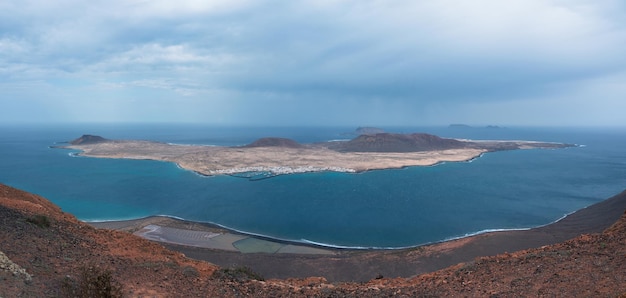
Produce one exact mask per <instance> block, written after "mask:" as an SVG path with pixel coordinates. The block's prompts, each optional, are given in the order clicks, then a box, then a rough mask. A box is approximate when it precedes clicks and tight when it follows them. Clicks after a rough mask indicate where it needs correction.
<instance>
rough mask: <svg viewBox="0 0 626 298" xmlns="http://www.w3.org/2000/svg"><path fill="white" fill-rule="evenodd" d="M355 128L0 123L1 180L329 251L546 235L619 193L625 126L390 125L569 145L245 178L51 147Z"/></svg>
mask: <svg viewBox="0 0 626 298" xmlns="http://www.w3.org/2000/svg"><path fill="white" fill-rule="evenodd" d="M354 129H355V128H354V127H300V128H298V127H296V128H293V127H291V128H288V127H218V126H206V125H204V126H203V125H182V124H181V125H164V124H152V125H139V124H119V125H105V124H98V125H96V124H90V125H86V124H81V125H78V124H75V125H22V126H19V125H5V126H0V182H1V183H4V184H7V185H10V186H13V187H16V188H20V189H23V190H26V191H29V192H32V193H36V194H38V195H41V196H44V197H46V198H48V199H50V200H51V201H52V202H54V203H55V204H57V205H59V206H60V207H61V208H62V209H63V210H64V211H65V212H69V213H72V214H74V215H75V216H76V217H78V218H79V219H81V220H85V221H103V220H120V219H133V218H140V217H145V216H150V215H167V216H173V217H178V218H183V219H186V220H193V221H200V222H210V223H214V224H218V225H221V226H224V227H227V228H230V229H233V230H237V231H241V232H245V233H249V234H255V235H262V236H265V237H270V238H275V239H282V240H289V241H297V242H305V243H316V244H321V245H325V246H332V247H350V248H402V247H411V246H417V245H421V244H427V243H433V242H438V241H443V240H448V239H453V238H458V237H464V236H468V235H472V234H476V233H481V232H485V231H492V230H503V229H527V228H532V227H536V226H541V225H546V224H549V223H551V222H554V221H556V220H558V219H559V218H562V217H563V216H565V215H567V214H569V213H571V212H574V211H576V210H578V209H581V208H584V207H586V206H589V205H592V204H594V203H597V202H600V201H602V200H604V199H607V198H609V197H610V196H612V195H614V194H617V193H619V192H620V191H622V190H623V189H624V188H626V149H624V148H626V129H617V128H524V127H512V128H459V127H457V128H449V127H388V128H385V129H386V130H387V131H390V132H426V133H432V134H436V135H439V136H442V137H452V138H469V139H500V140H503V139H512V140H536V141H547V142H564V143H574V144H579V145H581V146H578V147H572V148H566V149H554V150H547V149H533V150H516V151H502V152H494V153H487V154H485V155H483V156H482V157H480V158H477V159H475V160H473V161H471V162H460V163H442V164H439V165H435V166H430V167H408V168H404V169H394V170H378V171H370V172H365V173H358V174H351V173H335V172H322V173H305V174H294V175H283V176H277V177H273V178H270V179H263V180H258V181H249V180H247V179H244V178H237V177H230V176H216V177H204V176H201V175H198V174H195V173H193V172H190V171H187V170H183V169H181V168H179V167H177V166H176V165H175V164H172V163H166V162H158V161H149V160H115V159H97V158H89V157H73V156H71V154H70V153H72V151H70V150H64V149H54V148H50V146H54V145H58V144H59V143H60V142H63V141H69V140H72V139H75V138H78V137H80V136H81V135H82V134H96V135H100V136H103V137H105V138H109V139H143V140H153V141H162V142H168V143H176V144H202V145H219V146H231V145H243V144H247V143H250V142H252V141H254V140H255V139H257V138H260V137H267V136H276V137H286V138H291V139H294V140H296V141H298V142H301V143H311V142H321V141H328V140H337V139H348V138H351V137H354V135H353V134H351V133H353V132H354Z"/></svg>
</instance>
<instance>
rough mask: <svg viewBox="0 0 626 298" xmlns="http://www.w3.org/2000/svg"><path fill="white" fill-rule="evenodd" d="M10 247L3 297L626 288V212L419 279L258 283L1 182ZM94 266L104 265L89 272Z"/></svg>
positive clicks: (563, 293)
mask: <svg viewBox="0 0 626 298" xmlns="http://www.w3.org/2000/svg"><path fill="white" fill-rule="evenodd" d="M625 197H626V192H625V193H622V194H620V195H619V196H616V197H615V198H616V199H619V200H622V199H624V198H625ZM615 198H614V199H615ZM0 251H1V252H3V253H4V254H6V257H8V259H10V260H8V259H6V258H5V257H4V256H3V255H2V254H0V265H2V266H0V296H2V297H18V296H27V297H47V296H51V297H57V296H64V295H67V293H66V292H64V291H66V289H79V290H80V289H81V288H80V285H83V284H88V285H89V284H93V283H85V282H84V281H85V280H87V281H90V280H91V281H93V280H100V284H101V283H102V282H101V281H102V280H106V277H107V276H109V277H110V278H111V280H112V281H113V284H115V285H119V286H120V287H121V292H122V294H123V295H124V296H129V297H136V296H149V297H171V296H177V297H244V296H246V297H253V296H254V297H302V296H309V297H391V296H395V297H426V296H428V297H458V296H465V297H489V296H491V297H520V296H551V297H554V296H556V297H575V296H586V297H598V296H600V297H611V296H619V295H623V294H625V293H626V217H624V216H622V218H621V219H620V220H619V221H618V222H617V223H615V224H614V225H613V226H611V227H610V228H608V229H606V230H605V231H604V232H603V233H597V234H586V235H582V236H579V237H576V238H574V239H572V240H569V241H566V242H564V243H560V244H556V245H550V246H544V247H541V248H538V249H530V250H526V251H521V252H516V253H506V254H501V255H498V256H495V257H482V258H476V259H475V260H473V261H471V262H467V263H462V264H459V265H456V266H452V267H450V268H447V269H444V270H441V271H437V272H434V273H429V274H424V275H420V276H417V277H414V278H408V279H407V278H396V279H388V278H381V279H374V280H372V281H369V282H367V283H333V284H331V283H328V282H326V280H324V279H323V278H315V277H311V278H307V279H287V280H269V281H257V280H251V278H253V277H254V275H253V274H250V272H247V271H246V270H244V269H235V270H224V269H218V268H217V267H216V266H214V265H211V264H209V263H204V262H199V261H193V260H190V259H187V258H185V257H184V256H183V255H182V254H180V253H175V252H172V251H169V250H167V249H165V248H164V247H162V246H161V245H159V244H155V243H153V242H150V241H147V240H144V239H141V238H138V237H136V236H133V235H131V234H128V233H124V232H117V231H111V230H98V229H95V228H93V227H91V226H89V225H87V224H85V223H82V222H80V221H78V220H76V219H75V218H74V217H73V216H72V215H70V214H67V213H63V212H62V211H61V210H60V209H59V208H58V207H56V206H55V205H53V204H52V203H50V202H49V201H47V200H45V199H44V198H41V197H39V196H36V195H33V194H29V193H26V192H23V191H20V190H17V189H14V188H11V187H8V186H5V185H2V184H0ZM284 257H285V258H289V257H290V256H289V255H285V256H284ZM330 261H332V260H330ZM17 266H19V267H21V268H23V269H25V272H26V273H28V275H30V276H31V277H30V278H28V277H27V275H26V274H24V273H21V271H19V270H18V269H19V268H18V267H17ZM89 268H96V269H95V270H91V271H89V270H87V271H85V269H89ZM294 270H298V269H297V268H294ZM85 272H96V273H98V272H100V273H98V275H97V276H98V277H104V279H90V278H89V276H91V275H89V274H87V273H85ZM107 272H109V273H110V275H107V274H106V273H107ZM214 273H215V274H214ZM96 284H99V283H96ZM72 295H75V294H72Z"/></svg>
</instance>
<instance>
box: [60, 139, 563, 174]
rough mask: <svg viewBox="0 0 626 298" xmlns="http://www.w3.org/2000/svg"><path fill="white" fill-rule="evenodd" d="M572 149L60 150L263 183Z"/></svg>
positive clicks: (440, 143) (490, 144)
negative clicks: (512, 152) (508, 152)
mask: <svg viewBox="0 0 626 298" xmlns="http://www.w3.org/2000/svg"><path fill="white" fill-rule="evenodd" d="M572 146H575V145H573V144H563V143H551V142H536V141H517V140H515V141H501V140H466V139H450V138H441V137H438V136H435V135H431V134H427V133H412V134H398V133H386V132H382V133H372V134H361V135H359V136H357V137H356V138H354V139H351V140H345V141H329V142H321V143H312V144H300V143H298V142H296V141H294V140H291V139H286V138H279V137H266V138H261V139H258V140H256V141H254V142H252V143H250V144H248V145H245V146H234V147H221V146H206V145H177V144H169V143H162V142H154V141H142V140H109V139H105V138H103V137H100V136H95V135H83V136H81V137H80V138H78V139H75V140H73V141H71V142H69V143H68V144H67V145H64V146H58V147H60V148H66V149H75V150H80V153H78V154H77V155H82V156H89V157H99V158H127V159H148V160H158V161H167V162H174V163H176V164H178V165H179V166H180V167H181V168H183V169H187V170H191V171H194V172H196V173H199V174H201V175H206V176H214V175H234V176H240V177H245V178H250V179H263V178H268V177H273V176H276V175H283V174H293V173H306V172H323V171H332V172H346V173H358V172H364V171H370V170H383V169H397V168H403V167H409V166H431V165H435V164H438V163H442V162H463V161H470V160H473V159H475V158H477V157H479V156H481V155H482V154H484V153H487V152H493V151H502V150H517V149H533V148H544V149H555V148H565V147H572Z"/></svg>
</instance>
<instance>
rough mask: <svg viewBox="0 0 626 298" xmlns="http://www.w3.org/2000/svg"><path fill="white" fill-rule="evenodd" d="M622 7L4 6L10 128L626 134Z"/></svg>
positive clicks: (396, 0) (585, 0)
mask: <svg viewBox="0 0 626 298" xmlns="http://www.w3.org/2000/svg"><path fill="white" fill-rule="evenodd" d="M625 51H626V2H625V1H623V0H507V1H502V0H471V1H469V0H468V1H458V0H454V1H453V0H411V1H403V0H385V1H382V0H354V1H351V0H346V1H332V0H315V1H272V0H251V1H247V0H215V1H210V0H202V1H201V0H197V1H196V0H176V1H166V0H106V1H100V0H92V1H83V0H55V1H48V0H20V1H16V0H3V1H0V123H31V122H33V123H68V122H70V123H75V122H96V123H100V122H181V123H207V124H219V125H287V126H288V125H293V126H296V125H301V126H302V125H381V126H383V125H387V126H391V125H416V126H419V125H447V124H450V123H465V124H470V125H526V126H626V117H625V116H624V115H626V113H625V112H624V111H626V54H624V53H625Z"/></svg>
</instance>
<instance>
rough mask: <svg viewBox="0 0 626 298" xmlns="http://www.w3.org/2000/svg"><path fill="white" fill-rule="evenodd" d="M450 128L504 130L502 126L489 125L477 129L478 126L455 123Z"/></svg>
mask: <svg viewBox="0 0 626 298" xmlns="http://www.w3.org/2000/svg"><path fill="white" fill-rule="evenodd" d="M448 128H490V129H498V128H502V127H501V126H497V125H487V126H483V127H477V126H471V125H467V124H462V123H453V124H450V125H448Z"/></svg>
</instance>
